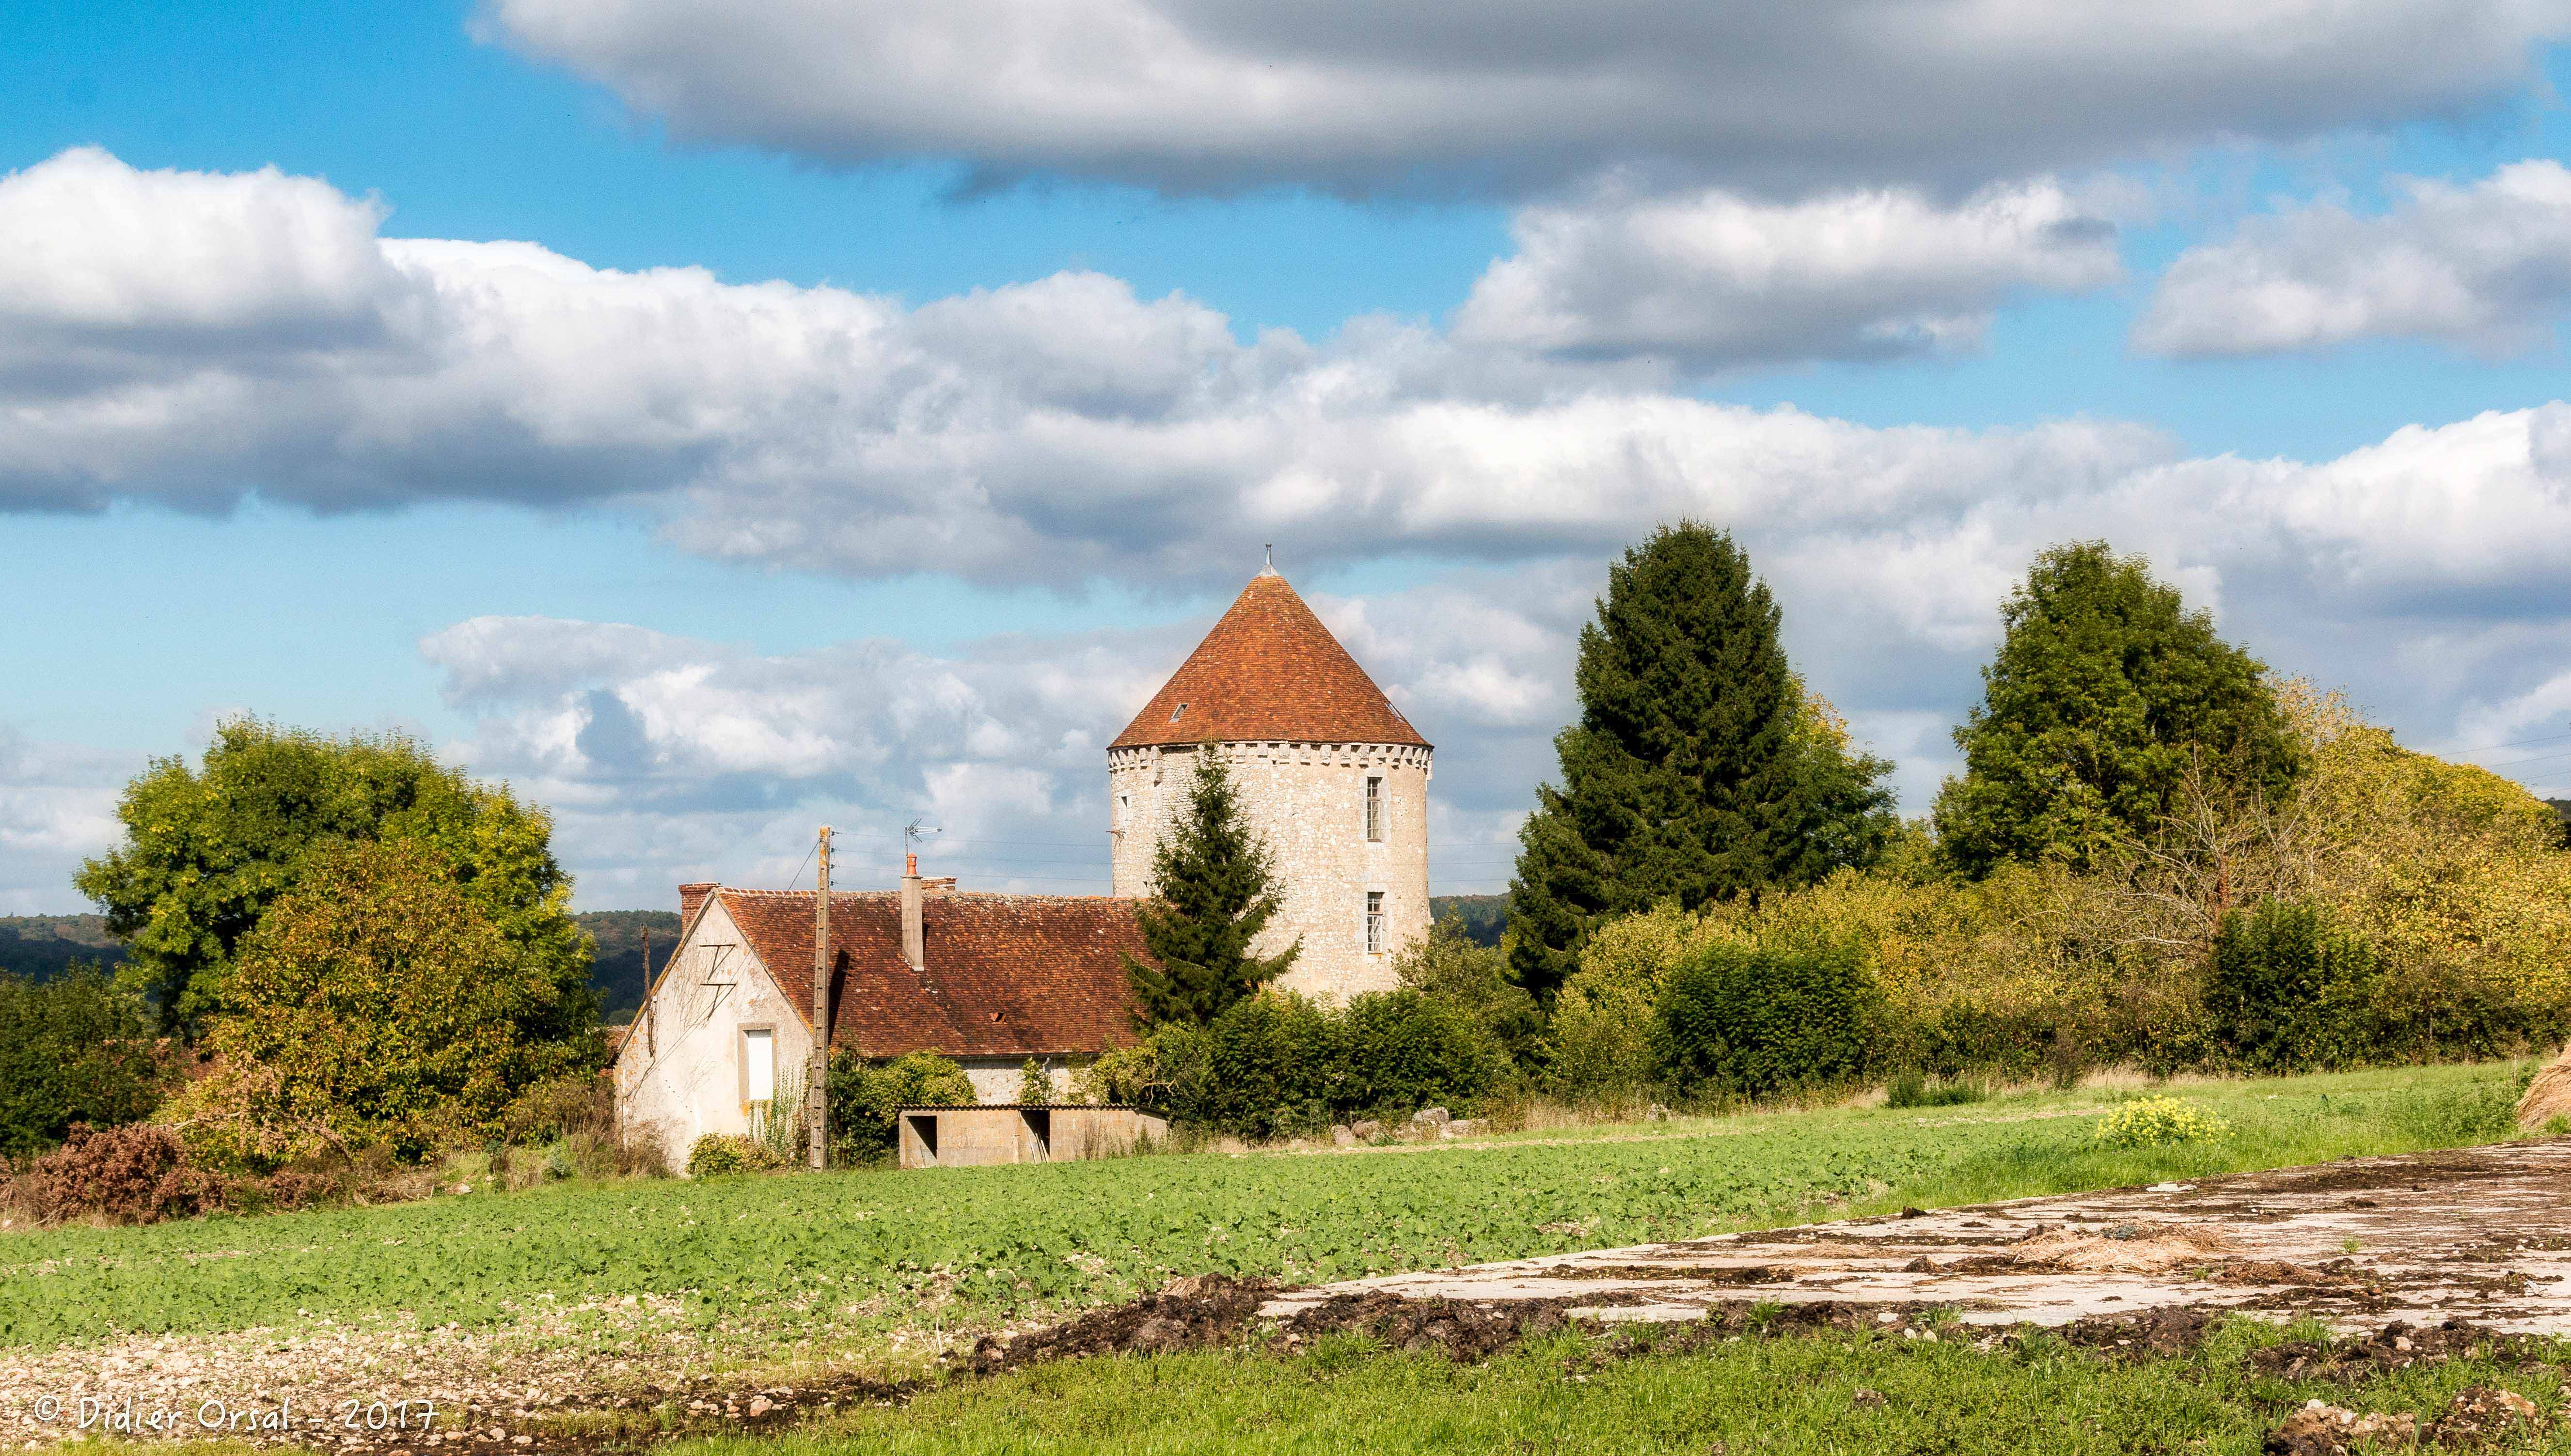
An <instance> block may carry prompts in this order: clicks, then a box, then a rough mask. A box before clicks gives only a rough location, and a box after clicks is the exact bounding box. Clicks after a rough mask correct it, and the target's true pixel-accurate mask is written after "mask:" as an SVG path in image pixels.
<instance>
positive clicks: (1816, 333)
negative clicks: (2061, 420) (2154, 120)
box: [1455, 179, 2123, 367]
mask: <svg viewBox="0 0 2571 1456" xmlns="http://www.w3.org/2000/svg"><path fill="white" fill-rule="evenodd" d="M1514 227H1515V232H1516V235H1517V242H1518V252H1517V254H1516V255H1515V256H1512V257H1507V258H1503V259H1500V260H1499V261H1497V262H1494V263H1493V264H1491V267H1490V269H1489V271H1487V272H1485V273H1484V274H1483V275H1482V277H1481V280H1480V281H1479V282H1477V283H1475V284H1474V286H1473V292H1472V295H1471V296H1470V297H1469V298H1467V299H1466V300H1465V303H1464V306H1463V308H1462V310H1461V311H1460V312H1459V313H1458V314H1457V315H1456V320H1455V334H1456V336H1457V337H1458V338H1459V339H1463V340H1466V341H1468V342H1475V343H1486V344H1497V345H1506V346H1512V347H1518V348H1530V349H1539V350H1545V351H1549V352H1559V353H1568V354H1574V355H1607V356H1622V355H1628V354H1658V355H1662V356H1666V357H1672V358H1677V359H1682V360H1686V361H1688V362H1689V363H1690V364H1692V365H1695V366H1699V367H1722V366H1726V365H1739V364H1757V363H1772V362H1778V361H1784V360H1796V359H1808V358H1816V357H1818V358H1854V359H1871V358H1886V357H1894V356H1899V355H1905V354H1917V353H1927V352H1935V351H1946V350H1954V349H1963V348H1972V347H1977V346H1978V345H1979V344H1980V343H1981V341H1982V339H1983V336H1984V335H1985V333H1986V332H1987V331H1988V329H1989V327H1990V321H1991V314H1992V312H1993V311H1994V310H1995V309H1997V308H1998V307H1999V306H2000V305H2001V304H2002V303H2005V302H2007V301H2009V300H2010V299H2011V298H2012V297H2014V296H2016V295H2018V294H2020V293H2024V292H2036V291H2042V292H2080V291H2085V290H2088V289H2091V288H2097V287H2102V286H2105V285H2107V284H2109V283H2113V282H2115V281H2116V280H2117V279H2118V278H2119V277H2120V276H2121V275H2122V271H2123V269H2122V266H2121V264H2120V263H2119V262H2118V259H2117V255H2116V237H2115V228H2114V225H2113V224H2112V223H2110V222H2109V221H2107V220H2106V219H2105V218H2103V217H2100V216H2098V215H2097V214H2096V213H2094V212H2090V211H2088V210H2084V209H2083V208H2082V207H2081V206H2080V205H2079V204H2078V202H2077V201H2075V200H2074V199H2073V197H2072V196H2071V195H2070V194H2069V193H2067V192H2066V191H2064V189H2063V188H2062V187H2061V185H2060V184H2059V183H2056V182H2054V181H2051V180H2049V179H2047V180H2041V181H2037V182H2031V183H2017V184H2011V185H2007V186H1996V187H1991V188H1987V189H1984V190H1983V191H1982V192H1980V193H1977V194H1975V195H1974V196H1973V197H1971V198H1969V199H1966V200H1965V201H1964V202H1962V203H1961V204H1958V205H1955V206H1951V207H1949V206H1944V205H1941V204H1939V203H1937V202H1935V201H1933V200H1931V199H1929V198H1927V197H1925V196H1923V195H1922V194H1919V193H1917V192H1913V191H1907V190H1904V191H1872V192H1847V193H1835V194H1830V195H1826V196H1821V197H1816V198H1811V199H1807V200H1804V201H1800V202H1795V203H1784V204H1776V203H1762V202H1759V201H1757V200H1755V199H1750V198H1744V197H1741V196H1738V195H1736V194H1732V193H1726V192H1694V193H1687V194H1680V195H1654V194H1647V193H1638V192H1636V191H1634V190H1633V189H1632V188H1631V187H1630V186H1629V185H1626V184H1621V183H1620V184H1614V185H1610V186H1607V187H1603V188H1600V189H1598V190H1596V191H1594V192H1593V193H1592V194H1591V195H1589V196H1588V197H1585V198H1583V199H1582V200H1581V201H1580V202H1578V203H1577V204H1572V205H1562V206H1548V207H1535V208H1528V209H1526V210H1524V211H1522V212H1520V213H1519V214H1518V216H1517V220H1516V223H1515V225H1514Z"/></svg>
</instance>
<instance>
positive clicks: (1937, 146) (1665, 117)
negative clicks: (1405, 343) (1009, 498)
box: [479, 0, 2566, 193]
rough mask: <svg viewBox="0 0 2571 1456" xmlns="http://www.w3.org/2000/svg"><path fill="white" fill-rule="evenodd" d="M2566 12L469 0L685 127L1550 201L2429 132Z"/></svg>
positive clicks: (856, 159)
mask: <svg viewBox="0 0 2571 1456" xmlns="http://www.w3.org/2000/svg"><path fill="white" fill-rule="evenodd" d="M2565 23H2566V10H2565V8H2564V6H2563V5H2561V4H2560V3H2558V0H2358V3H2345V0H2175V3H2165V4H2158V5H2144V6H2136V5H2114V4H2104V3H2086V4H2054V5H2026V4H2017V3H2008V0H1816V3H1807V4H1793V5H1758V4H1742V3H1733V4H1704V3H1691V0H1606V3H1590V4H1577V5H1575V4H1566V3H1562V0H1505V3H1498V4H1485V5H1479V6H1466V7H1455V6H1431V5H1417V4H1411V5H1392V6H1386V5H1382V4H1358V3H1355V0H1318V3H1307V4H1298V5H1264V6H1263V5H1244V4H1238V3H1233V0H885V3H876V4H868V5H843V4H835V3H827V0H790V3H772V4H767V5H762V6H758V7H752V8H746V9H743V10H740V11H738V12H736V13H728V14H726V15H725V17H724V19H723V22H722V23H721V24H710V23H708V19H707V16H706V12H705V10H704V9H703V7H702V6H700V5H696V4H692V3H686V0H486V4H485V7H484V10H483V14H482V17H481V19H480V22H479V24H480V27H481V29H482V32H483V33H484V34H486V35H489V36H492V37H494V38H496V39H499V40H501V41H503V42H504V43H506V44H508V45H510V46H512V47H513V48H515V49H517V50H518V51H520V52H521V53H523V54H526V55H528V56H531V57H534V58H537V59H540V60H546V61H551V62H555V63H559V64H561V65H564V66H567V67H569V68H570V69H572V70H574V71H576V72H578V73H580V74H582V75H584V76H587V77H590V78H592V79H594V80H596V81H599V82H601V83H603V84H605V85H606V86H608V87H610V88H611V89H613V90H614V91H615V92H616V93H617V94H619V95H620V96H622V97H623V98H624V99H625V101H626V102H627V104H628V105H630V106H632V107H633V108H635V109H636V110H637V111H639V112H642V113H644V114H647V115H649V116H652V117H655V118H658V119H661V120H663V121H665V122H666V123H667V125H668V126H669V127H670V129H671V131H672V132H673V133H674V134H675V135H676V136H678V137H679V138H681V139H683V140H686V141H691V142H696V143H701V144H714V145H731V144H749V145H754V146H760V147H767V148H771V149H775V150H778V151H782V152H787V153H791V154H794V155H798V156H801V157H806V158H811V159H815V160H819V161H824V162H828V163H834V164H846V165H861V164H866V163H872V162H879V161H885V160H897V159H910V158H932V159H953V160H956V161H958V162H961V163H962V164H964V165H965V166H966V167H967V168H969V169H970V170H971V171H972V173H974V174H975V175H976V176H977V177H978V178H980V179H983V180H993V181H1005V180H1007V179H1010V178H1014V177H1019V176H1025V175H1032V174H1048V173H1050V174H1062V175H1070V176H1081V177H1093V178H1104V179H1110V180H1116V181H1124V182H1132V183H1138V184H1141V185H1144V186H1147V187H1154V188H1160V189H1164V190H1168V191H1172V192H1199V191H1204V192H1223V191H1228V190H1234V189H1239V188H1243V187H1253V186H1261V185H1270V184H1286V185H1297V184H1300V185H1312V186H1318V187H1322V188H1329V189H1335V190H1339V191H1343V192H1348V193H1368V192H1380V191H1405V190H1410V191H1431V192H1454V191H1496V192H1501V193H1508V192H1514V191H1518V190H1522V189H1526V188H1541V187H1545V186H1549V185H1553V184H1557V183H1561V182H1564V181H1567V180H1572V179H1576V178H1579V177H1582V176H1585V175H1588V174H1590V173H1593V172H1596V171H1598V170H1601V169H1603V168H1606V167H1610V166H1615V165H1620V164H1635V165H1641V166H1645V167H1648V168H1651V169H1653V170H1656V171H1668V172H1672V173H1675V174H1678V175H1682V176H1689V177H1695V178H1700V179H1704V180H1710V181H1717V182H1724V183H1729V184H1733V185H1748V186H1754V187H1759V188H1762V189H1774V188H1780V187H1783V188H1787V189H1792V190H1805V189H1809V188H1813V187H1830V186H1840V185H1845V184H1849V183H1856V184H1883V183H1892V182H1930V183H1939V184H1948V185H1961V186H1964V187H1967V188H1969V187H1973V186H1978V185H1980V184H1982V183H1985V182H1988V181H1991V180H1994V179H1997V178H2005V177H2012V176H2020V175H2024V174H2026V173H2031V172H2038V171H2044V170H2048V169H2051V168H2056V167H2061V166H2076V165H2081V164H2086V163H2093V162H2097V161H2101V160H2107V159H2115V158H2121V157H2124V156H2128V155H2131V154H2134V153H2136V152H2140V151H2149V150H2153V149H2166V148H2183V147H2188V146H2193V145H2197V144H2201V143H2205V142H2210V141H2217V140H2222V139H2228V138H2265V139H2293V138H2304V137H2310V136H2314V135H2316V134H2320V133H2324V132H2328V131H2331V130H2335V129H2338V128H2343V127H2368V126H2378V125H2384V124H2389V123H2397V122H2401V121H2406V120H2410V119H2414V118H2419V117H2423V116H2452V115H2455V114H2458V113H2461V112H2465V111H2468V110H2470V109H2473V108H2476V107H2478V106H2481V105H2484V104H2486V103H2488V102H2490V101H2492V100H2494V99H2495V98H2497V97H2498V96H2500V95H2502V94H2505V93H2508V92H2512V91H2515V90H2517V89H2518V88H2520V87H2522V86H2524V85H2525V84H2527V83H2528V82H2529V81H2530V80H2531V79H2532V78H2533V76H2534V74H2535V72H2534V69H2533V67H2532V65H2531V63H2530V59H2529V56H2528V50H2529V47H2530V45H2531V44H2532V43H2534V42H2537V41H2540V40H2543V39H2546V38H2549V37H2551V36H2554V35H2557V34H2560V33H2561V32H2562V31H2563V29H2564V27H2565Z"/></svg>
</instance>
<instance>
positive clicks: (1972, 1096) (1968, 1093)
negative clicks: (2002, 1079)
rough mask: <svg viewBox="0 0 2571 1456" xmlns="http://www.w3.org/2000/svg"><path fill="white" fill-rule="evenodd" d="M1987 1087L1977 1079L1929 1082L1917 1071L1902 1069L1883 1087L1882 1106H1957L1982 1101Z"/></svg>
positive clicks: (1985, 1098)
mask: <svg viewBox="0 0 2571 1456" xmlns="http://www.w3.org/2000/svg"><path fill="white" fill-rule="evenodd" d="M1990 1095H1991V1094H1990V1089H1989V1088H1986V1087H1984V1086H1982V1085H1981V1084H1980V1083H1978V1082H1932V1081H1930V1080H1929V1079H1928V1077H1927V1076H1926V1075H1925V1074H1923V1073H1919V1072H1904V1073H1902V1074H1901V1075H1900V1076H1898V1077H1895V1078H1893V1079H1892V1081H1891V1083H1890V1085H1888V1086H1886V1087H1885V1088H1884V1090H1883V1105H1884V1106H1885V1107H1959V1106H1961V1105H1963V1104H1965V1103H1972V1102H1982V1101H1985V1100H1987V1099H1988V1098H1989V1097H1990Z"/></svg>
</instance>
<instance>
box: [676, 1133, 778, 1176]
mask: <svg viewBox="0 0 2571 1456" xmlns="http://www.w3.org/2000/svg"><path fill="white" fill-rule="evenodd" d="M782 1166H783V1163H782V1160H780V1159H778V1158H777V1156H776V1154H775V1153H774V1152H773V1151H771V1149H770V1148H769V1147H768V1145H767V1144H765V1143H762V1142H761V1141H759V1140H758V1139H757V1138H746V1137H743V1136H742V1135H740V1134H738V1133H708V1134H706V1135H705V1136H704V1137H702V1138H699V1139H698V1140H697V1141H696V1142H695V1143H694V1144H692V1145H690V1147H689V1149H688V1177H690V1178H721V1177H723V1176H724V1175H725V1174H728V1173H765V1172H767V1171H768V1170H769V1169H771V1168H778V1167H782Z"/></svg>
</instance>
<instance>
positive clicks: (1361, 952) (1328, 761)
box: [1107, 567, 1429, 1002]
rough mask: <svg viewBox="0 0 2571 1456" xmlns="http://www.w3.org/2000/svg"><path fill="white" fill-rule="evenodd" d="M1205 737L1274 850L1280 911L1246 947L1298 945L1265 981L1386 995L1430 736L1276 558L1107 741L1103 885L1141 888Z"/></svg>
mask: <svg viewBox="0 0 2571 1456" xmlns="http://www.w3.org/2000/svg"><path fill="white" fill-rule="evenodd" d="M1207 742H1211V743H1213V744H1214V745H1215V751H1217V752H1219V753H1221V754H1223V756H1224V759H1225V761H1226V763H1227V764H1228V765H1229V766H1230V768H1231V769H1232V777H1233V782H1234V783H1235V784H1236V785H1238V787H1239V788H1240V791H1241V802H1242V806H1243V808H1244V810H1245V811H1246V814H1247V816H1248V818H1249V820H1250V823H1251V825H1252V826H1253V827H1254V828H1255V829H1256V830H1257V831H1258V832H1259V834H1260V835H1261V836H1262V837H1263V838H1265V839H1266V840H1267V841H1268V845H1269V847H1270V849H1272V850H1273V851H1275V853H1276V856H1277V872H1278V879H1279V880H1280V882H1281V884H1282V887H1283V889H1284V895H1283V896H1282V899H1283V904H1282V906H1281V908H1280V909H1279V911H1278V914H1277V916H1276V918H1275V919H1273V920H1271V921H1269V923H1268V928H1267V929H1266V930H1265V931H1264V932H1262V934H1261V936H1260V939H1259V942H1258V944H1257V945H1256V946H1255V947H1254V949H1255V950H1256V951H1257V952H1258V953H1259V954H1262V955H1272V954H1275V953H1276V952H1278V951H1280V950H1283V949H1284V948H1285V947H1286V946H1287V945H1289V944H1291V943H1293V941H1294V940H1295V939H1296V937H1298V936H1299V937H1300V938H1301V939H1302V942H1303V949H1302V952H1301V953H1300V954H1299V955H1297V956H1296V957H1295V960H1294V966H1293V968H1292V969H1291V970H1289V971H1287V972H1286V976H1285V978H1284V979H1283V980H1281V981H1280V982H1279V983H1278V984H1279V985H1280V986H1281V987H1283V988H1284V989H1286V990H1289V991H1298V992H1301V993H1302V994H1303V995H1306V996H1309V997H1312V998H1313V999H1315V1000H1321V1001H1332V1002H1338V1001H1345V1000H1346V999H1347V998H1348V997H1350V996H1353V995H1355V994H1357V993H1358V992H1360V991H1381V990H1389V989H1391V988H1392V986H1393V985H1394V984H1396V983H1395V979H1394V976H1393V971H1392V958H1393V954H1394V953H1395V952H1396V951H1398V950H1400V949H1401V947H1402V946H1404V945H1406V944H1408V943H1409V942H1410V941H1411V940H1413V939H1414V938H1416V937H1418V936H1420V935H1423V934H1425V933H1427V930H1428V753H1429V748H1428V740H1427V739H1425V738H1423V737H1421V736H1420V735H1419V733H1418V731H1417V730H1416V729H1414V728H1411V726H1410V724H1409V722H1408V720H1406V719H1404V718H1403V717H1402V716H1401V714H1400V712H1399V711H1398V710H1397V709H1395V708H1394V707H1393V706H1392V703H1391V701H1390V700H1389V699H1386V698H1385V697H1384V696H1383V690H1382V689H1380V688H1377V687H1376V686H1375V685H1374V680H1373V679H1371V678H1368V677H1367V676H1366V675H1365V670H1364V669H1363V668H1360V667H1358V666H1357V664H1356V660H1355V659H1354V658H1351V657H1349V656H1348V653H1347V649H1345V648H1343V647H1341V646H1339V643H1338V639H1336V638H1334V637H1332V636H1330V630H1329V629H1328V628H1326V627H1323V626H1322V625H1321V620H1320V619H1319V618H1317V617H1315V616H1313V615H1312V609H1311V608H1309V607H1306V606H1304V605H1303V599H1302V598H1300V597H1298V596H1296V595H1294V589H1293V588H1292V587H1289V586H1287V585H1286V579H1285V578H1284V577H1282V576H1279V575H1278V574H1277V572H1276V569H1275V568H1274V567H1271V568H1269V569H1267V570H1265V571H1262V572H1261V573H1260V574H1259V575H1258V576H1256V577H1254V578H1252V579H1251V583H1250V585H1249V586H1248V587H1245V588H1243V589H1242V593H1241V596H1240V598H1239V599H1238V600H1237V601H1235V602H1234V603H1233V604H1232V610H1231V611H1228V612H1226V613H1224V614H1223V620H1222V621H1220V622H1217V623H1216V624H1215V625H1214V631H1212V632H1210V633H1207V634H1206V639H1205V641H1204V642H1202V643H1200V644H1198V646H1197V650H1196V652H1195V653H1194V654H1193V655H1192V656H1190V657H1189V659H1188V660H1187V662H1185V663H1184V664H1182V665H1180V668H1179V670H1178V672H1177V673H1175V674H1173V675H1171V678H1170V681H1169V683H1168V684H1167V685H1165V686H1164V687H1163V688H1162V689H1161V691H1160V693H1159V694H1158V695H1157V696H1156V697H1154V698H1153V699H1152V701H1151V702H1150V703H1149V704H1147V705H1145V706H1144V709H1143V712H1142V713H1141V714H1140V715H1139V716H1137V717H1136V718H1135V720H1134V722H1133V723H1131V724H1129V725H1127V726H1126V728H1125V731H1123V732H1121V733H1119V734H1117V735H1116V741H1115V742H1113V743H1110V744H1109V745H1108V747H1107V805H1108V808H1107V812H1108V827H1107V832H1108V836H1109V839H1110V841H1111V842H1112V843H1113V845H1114V846H1115V886H1116V893H1117V894H1119V895H1132V896H1138V897H1139V896H1148V895H1149V894H1151V893H1152V856H1153V850H1154V849H1155V848H1156V847H1157V846H1158V845H1159V843H1160V836H1161V835H1162V833H1164V832H1165V831H1166V830H1167V828H1168V826H1169V825H1170V823H1171V822H1172V821H1173V820H1174V819H1175V818H1176V817H1177V816H1178V815H1179V814H1180V813H1181V812H1182V811H1183V810H1184V809H1185V807H1186V803H1187V795H1188V785H1189V783H1190V781H1191V780H1192V779H1193V778H1194V776H1195V774H1196V754H1197V751H1198V746H1199V745H1200V744H1203V743H1207Z"/></svg>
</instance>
